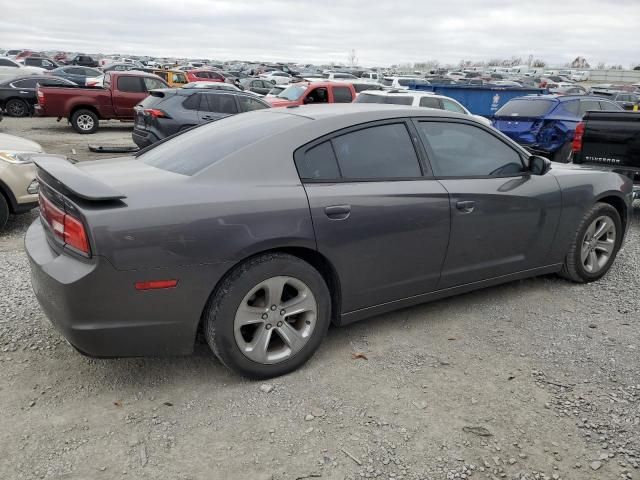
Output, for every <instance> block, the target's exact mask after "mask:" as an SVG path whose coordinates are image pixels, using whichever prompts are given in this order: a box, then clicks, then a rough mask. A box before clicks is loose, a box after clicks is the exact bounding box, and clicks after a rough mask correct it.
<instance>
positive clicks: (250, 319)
mask: <svg viewBox="0 0 640 480" xmlns="http://www.w3.org/2000/svg"><path fill="white" fill-rule="evenodd" d="M274 307H275V308H274ZM330 318H331V297H330V294H329V289H328V288H327V285H326V283H325V281H324V279H323V278H322V275H320V273H319V272H318V271H317V270H316V269H315V268H313V267H312V266H311V265H309V264H308V263H307V262H305V261H303V260H301V259H299V258H297V257H294V256H292V255H287V254H283V253H270V254H264V255H260V256H257V257H254V258H251V259H249V260H247V261H245V262H244V263H242V264H240V265H239V266H237V267H236V268H234V269H233V270H232V271H231V273H230V274H229V275H228V276H227V277H226V278H225V279H224V280H223V281H222V283H221V284H220V285H219V287H218V288H216V291H215V292H214V293H213V295H212V297H211V298H210V299H209V303H208V304H207V307H206V309H205V312H204V334H205V337H206V339H207V343H208V344H209V346H210V347H211V349H212V350H213V352H214V353H215V355H216V356H217V357H218V358H219V359H220V361H221V362H222V363H223V364H224V365H226V366H227V367H228V368H230V369H231V370H233V371H235V372H237V373H239V374H241V375H243V376H245V377H248V378H253V379H262V378H271V377H277V376H279V375H284V374H286V373H289V372H291V371H293V370H295V369H297V368H298V367H300V366H301V365H303V364H304V363H305V362H306V361H307V360H309V358H311V356H313V354H314V353H315V351H316V350H317V348H318V347H319V345H320V343H321V342H322V340H323V338H324V336H325V334H326V332H327V329H328V328H329V323H330ZM261 345H262V346H263V347H264V348H259V347H260V346H261Z"/></svg>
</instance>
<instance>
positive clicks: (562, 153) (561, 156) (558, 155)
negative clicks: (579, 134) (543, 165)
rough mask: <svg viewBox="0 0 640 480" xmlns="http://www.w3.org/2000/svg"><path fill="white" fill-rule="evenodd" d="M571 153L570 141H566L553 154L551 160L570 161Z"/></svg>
mask: <svg viewBox="0 0 640 480" xmlns="http://www.w3.org/2000/svg"><path fill="white" fill-rule="evenodd" d="M572 153H573V152H572V150H571V142H567V143H565V144H564V145H562V147H560V149H559V150H557V151H556V152H555V153H554V154H553V156H552V158H551V160H553V161H554V162H557V163H570V162H571V155H572Z"/></svg>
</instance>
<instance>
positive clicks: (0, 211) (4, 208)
mask: <svg viewBox="0 0 640 480" xmlns="http://www.w3.org/2000/svg"><path fill="white" fill-rule="evenodd" d="M7 220H9V204H8V203H7V199H6V198H4V195H2V193H0V232H1V231H2V229H3V228H4V226H5V225H6V224H7Z"/></svg>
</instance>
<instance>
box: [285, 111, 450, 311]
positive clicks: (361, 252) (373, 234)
mask: <svg viewBox="0 0 640 480" xmlns="http://www.w3.org/2000/svg"><path fill="white" fill-rule="evenodd" d="M415 137H416V134H415V130H413V127H412V126H411V125H410V124H409V123H408V122H405V121H404V120H402V119H399V120H393V121H384V122H375V123H369V124H366V125H361V126H357V127H352V128H349V129H345V130H342V131H340V132H337V133H335V134H332V135H331V136H327V137H323V138H321V139H319V140H316V141H315V142H313V143H310V144H308V145H306V146H304V147H302V148H300V149H298V150H297V151H296V153H295V161H296V166H297V168H298V172H299V174H300V177H301V179H302V181H303V183H304V187H305V189H306V192H307V196H308V199H309V205H310V208H311V216H312V219H313V225H314V229H315V232H316V240H317V244H318V249H319V251H320V252H321V253H322V254H323V255H325V256H326V257H327V258H328V259H329V260H330V261H331V263H332V264H333V265H334V266H335V267H336V269H337V273H338V276H339V278H340V283H341V290H342V298H343V304H342V311H343V313H347V312H352V311H354V310H358V309H362V308H366V307H370V306H373V305H377V304H381V303H385V302H390V301H393V300H399V299H402V298H406V297H410V296H413V295H419V294H422V293H426V292H429V291H432V290H434V289H435V288H436V285H437V283H438V279H439V277H440V268H441V265H442V261H443V259H444V256H445V253H446V249H447V242H448V238H449V200H448V195H447V192H446V190H445V189H444V188H443V187H442V185H441V184H440V183H439V182H437V181H436V180H434V179H433V178H432V177H431V176H430V172H429V171H424V168H425V164H424V163H423V162H422V161H421V160H423V156H422V153H421V150H419V149H418V145H417V143H416V138H415ZM423 172H424V173H423Z"/></svg>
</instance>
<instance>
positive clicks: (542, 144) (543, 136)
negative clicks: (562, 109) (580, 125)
mask: <svg viewBox="0 0 640 480" xmlns="http://www.w3.org/2000/svg"><path fill="white" fill-rule="evenodd" d="M573 134H574V130H571V129H570V128H569V127H568V126H567V125H566V124H565V123H563V122H558V121H555V120H550V121H549V120H547V121H546V122H544V126H542V128H540V133H539V134H538V146H539V148H540V149H542V150H545V151H547V152H555V151H557V150H559V149H560V148H562V146H563V145H564V144H565V143H567V142H570V141H571V140H573Z"/></svg>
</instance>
